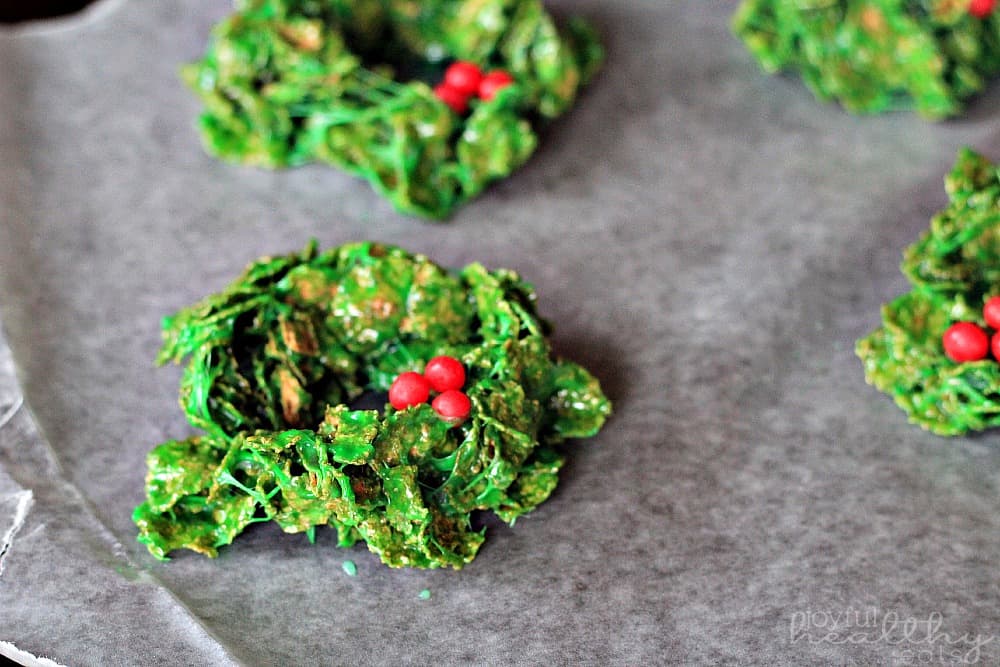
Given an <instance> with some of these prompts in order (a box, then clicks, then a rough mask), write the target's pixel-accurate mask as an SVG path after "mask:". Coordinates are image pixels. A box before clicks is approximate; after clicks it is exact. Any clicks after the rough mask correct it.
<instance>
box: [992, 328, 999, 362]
mask: <svg viewBox="0 0 1000 667" xmlns="http://www.w3.org/2000/svg"><path fill="white" fill-rule="evenodd" d="M990 351H991V352H992V353H993V358H994V359H1000V333H995V334H993V338H992V340H990Z"/></svg>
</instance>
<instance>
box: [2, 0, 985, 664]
mask: <svg viewBox="0 0 1000 667" xmlns="http://www.w3.org/2000/svg"><path fill="white" fill-rule="evenodd" d="M735 5H736V3H735V1H730V0H725V1H721V0H720V1H715V2H704V1H702V0H686V1H678V2H660V1H656V0H645V1H643V0H627V1H626V0H621V1H618V2H602V1H600V0H580V1H571V0H560V1H555V0H553V2H551V3H550V6H551V7H553V8H554V9H555V10H556V12H557V13H558V14H561V15H564V14H566V13H569V12H570V11H572V12H576V13H581V14H583V15H584V16H586V17H588V18H590V19H591V20H592V21H594V22H595V23H596V24H597V26H598V27H599V28H600V30H601V32H602V33H603V35H604V38H605V41H606V44H607V47H608V51H609V59H608V63H607V65H606V67H605V69H604V70H603V72H602V73H601V74H600V75H599V77H598V78H597V79H596V81H595V82H594V83H593V85H592V86H591V88H590V89H589V91H588V92H587V93H586V94H585V95H584V97H583V98H582V100H581V101H580V104H579V106H578V108H577V109H576V110H574V111H573V112H572V113H570V114H569V115H568V116H566V117H565V118H563V119H561V120H560V121H559V122H558V123H557V124H556V125H554V126H553V127H552V128H551V129H550V130H548V131H547V132H546V135H545V136H544V139H543V142H542V146H541V149H540V150H539V151H538V153H537V154H536V155H535V157H533V158H532V160H531V162H530V163H529V164H528V165H527V166H526V167H525V168H523V169H522V170H520V171H519V172H518V173H517V174H515V175H514V176H513V177H512V178H510V179H509V180H507V181H505V182H503V183H501V184H499V185H497V186H495V187H493V188H491V189H490V190H489V191H488V192H487V193H486V194H485V196H483V197H482V198H480V199H479V200H476V201H474V202H472V203H471V204H470V205H468V206H466V207H465V208H463V209H462V210H461V211H460V212H459V213H458V215H457V216H456V217H455V218H454V220H453V221H452V223H451V224H448V225H435V224H429V223H425V222H421V221H419V220H416V219H411V218H406V217H403V216H400V215H397V214H395V213H393V212H392V210H391V208H390V207H389V205H388V204H387V203H386V202H384V201H382V200H381V199H380V198H379V197H378V196H377V195H375V194H374V193H373V192H372V191H371V190H370V188H369V187H368V186H367V185H366V184H365V183H363V182H361V181H358V180H356V179H353V178H351V177H349V176H346V175H344V174H342V173H339V172H337V171H334V170H332V169H328V168H324V167H307V168H300V169H296V170H292V171H286V172H281V173H272V172H266V171H261V170H255V169H249V168H240V167H234V166H228V165H224V164H220V163H218V162H216V161H214V160H213V159H211V158H209V157H208V156H207V155H205V154H204V153H203V152H202V150H201V148H200V146H199V143H198V137H197V135H196V133H195V131H194V129H193V126H194V119H195V116H196V114H197V112H198V104H197V102H196V100H195V99H194V97H193V95H191V94H190V93H188V92H187V91H186V90H185V89H184V88H183V87H182V85H181V84H180V82H179V80H178V78H177V75H176V72H177V68H178V66H179V65H180V64H181V63H182V62H185V61H189V60H192V59H194V58H196V57H197V56H199V55H200V54H201V52H202V50H203V48H204V45H205V42H206V39H207V36H208V31H209V29H210V27H211V25H212V24H213V23H215V22H216V21H217V20H218V19H219V18H221V17H222V16H224V15H225V14H226V13H227V12H228V11H229V5H228V3H227V2H226V1H224V0H211V1H206V0H160V1H158V2H148V1H141V0H131V1H126V2H112V3H106V4H104V5H98V6H97V8H96V9H95V10H94V11H91V12H90V13H88V14H86V15H84V16H82V17H77V18H74V19H70V20H65V21H62V22H56V23H49V24H40V25H34V26H28V27H26V28H13V29H5V30H3V31H2V32H0V202H2V206H0V306H2V308H0V313H2V318H3V328H4V331H5V332H6V339H7V341H8V342H9V345H10V349H11V350H12V351H13V354H12V355H11V354H10V352H8V349H7V347H6V345H4V344H3V343H2V341H0V415H4V416H5V417H4V420H3V421H0V538H3V537H4V535H7V536H8V538H9V539H7V538H4V539H5V541H4V542H3V544H4V545H5V546H0V549H3V556H2V566H3V571H2V574H0V642H3V643H0V654H4V655H8V656H13V655H18V656H21V658H23V657H24V656H25V655H27V654H31V655H35V656H46V657H48V658H50V659H52V660H53V661H55V662H57V663H60V664H63V665H119V664H120V665H135V664H144V665H224V664H230V663H240V664H247V665H271V664H289V665H291V664H295V665H321V664H322V665H326V664H359V663H361V664H370V663H392V664H431V663H435V664H469V663H474V664H487V663H489V664H506V663H522V664H528V663H531V664H542V663H549V664H628V665H640V664H662V663H675V664H709V663H721V664H762V665H807V664H907V662H906V660H909V659H913V660H915V657H914V658H908V657H907V656H906V654H905V653H904V652H905V651H907V650H909V651H913V652H914V653H913V654H912V655H913V656H917V655H918V654H917V653H916V652H918V651H933V656H934V659H935V660H937V662H934V663H930V664H941V663H943V664H962V663H959V662H957V661H956V660H955V659H953V658H951V657H948V656H951V655H952V653H950V652H952V651H959V652H960V653H961V656H962V659H963V660H967V661H968V660H971V659H972V658H976V659H978V660H979V661H980V662H979V663H978V664H1000V605H998V602H1000V577H998V567H997V563H998V562H1000V518H998V517H1000V513H998V511H997V510H998V484H1000V444H998V443H1000V440H998V436H997V434H996V433H990V434H986V435H983V436H979V437H972V438H957V439H942V438H938V437H935V436H932V435H928V434H926V433H923V432H921V431H920V430H919V429H917V428H916V427H913V426H909V425H907V424H906V421H905V418H904V416H903V414H902V413H901V412H900V411H898V410H897V409H896V408H895V407H894V406H893V405H892V403H891V401H890V400H889V399H888V398H886V397H884V396H882V395H880V394H878V393H877V392H876V391H875V390H873V389H871V388H869V387H867V386H866V385H865V384H864V380H863V376H862V371H861V366H860V363H859V362H858V361H857V360H856V359H855V358H854V356H853V352H852V349H853V342H854V340H855V339H856V338H857V337H859V336H861V335H863V334H865V333H867V332H868V331H869V330H870V329H872V328H874V327H875V326H876V325H877V323H878V308H879V305H880V304H881V303H882V302H883V301H885V300H887V299H889V298H891V297H893V296H895V295H897V294H898V293H900V292H902V291H904V289H905V288H906V284H905V281H904V279H903V278H902V276H901V275H900V274H899V271H898V268H897V265H898V262H899V256H900V251H901V250H902V248H903V247H904V246H905V245H907V244H908V243H910V242H911V241H912V240H913V239H914V238H915V237H916V235H917V234H918V233H919V232H920V231H922V230H923V229H924V228H925V227H926V226H927V224H928V220H929V219H930V217H931V215H932V214H933V213H934V212H935V211H937V210H938V209H939V208H941V207H942V206H943V205H944V204H945V202H946V199H945V196H944V193H943V188H942V184H941V179H942V177H943V175H944V173H945V172H946V171H947V170H948V169H949V168H950V165H951V163H952V160H953V159H954V155H955V152H956V150H957V148H958V147H959V146H960V145H963V144H970V145H972V146H973V147H975V148H977V149H979V150H981V151H983V152H985V153H986V154H987V155H990V156H991V157H992V158H994V159H998V158H1000V112H997V109H998V104H1000V87H998V86H997V85H994V86H993V87H991V88H990V90H989V91H988V92H987V94H986V95H985V96H983V97H981V98H979V99H978V100H977V101H976V102H975V103H974V104H973V105H972V107H971V108H970V110H969V113H968V114H967V115H966V116H965V117H964V118H962V119H961V120H957V121H952V122H947V123H940V124H930V123H926V122H924V121H921V120H920V119H918V118H916V117H915V116H912V115H909V114H895V115H889V116H883V117H877V118H854V117H851V116H849V115H847V114H845V113H843V112H842V111H841V110H839V109H838V108H836V107H834V106H828V105H827V106H824V105H820V104H818V103H817V102H815V101H814V100H813V98H812V97H811V95H810V94H809V93H808V92H807V91H806V90H805V88H804V87H803V86H802V85H801V83H800V82H799V81H798V80H796V79H795V78H793V77H765V76H763V75H762V74H761V73H760V72H759V71H758V69H757V68H756V66H755V64H754V63H753V62H752V61H751V59H750V57H749V56H748V55H747V53H746V52H745V51H744V50H743V48H742V47H741V46H740V45H739V44H738V43H737V42H736V40H735V39H733V38H732V37H731V36H730V34H729V32H728V28H727V22H728V20H729V16H730V15H731V13H732V11H733V10H734V8H735ZM310 237H316V238H318V239H319V241H320V243H321V245H322V246H324V247H327V246H331V245H336V244H340V243H344V242H347V241H350V240H358V239H376V240H380V241H385V242H390V243H396V244H399V245H402V246H404V247H406V248H408V249H411V250H414V251H419V252H424V253H427V254H429V255H430V256H431V258H432V259H434V260H436V261H437V262H439V263H441V264H443V265H446V266H454V267H458V266H462V265H464V264H466V263H468V262H471V261H481V262H483V263H484V264H486V265H487V266H490V267H510V268H513V269H516V270H518V271H520V272H521V273H522V274H523V275H524V276H525V277H526V278H527V279H528V280H529V281H531V282H532V283H534V285H535V286H536V288H537V290H538V292H539V294H540V295H541V311H542V312H543V313H544V314H545V315H546V316H547V317H548V318H549V319H551V320H552V321H553V322H554V323H555V324H556V327H557V330H556V333H555V337H554V341H555V345H556V347H557V349H558V351H559V352H560V353H562V354H564V355H566V356H568V357H570V358H572V359H574V360H576V361H579V362H581V363H583V364H584V365H586V366H587V367H588V368H590V369H591V370H592V371H593V372H594V373H595V374H596V375H597V376H598V377H599V378H600V379H601V381H602V382H603V384H604V386H605V388H606V390H607V392H608V394H609V395H610V396H611V398H612V399H613V401H614V402H615V408H616V413H615V416H614V417H613V419H612V420H611V421H610V422H609V423H608V425H607V426H606V427H605V429H604V430H603V431H602V432H601V434H600V435H599V436H598V437H596V438H593V439H591V440H587V441H582V442H580V443H578V444H577V445H576V446H575V449H574V451H573V454H572V458H571V462H570V464H569V465H568V467H567V469H566V470H565V473H564V475H563V478H562V483H561V485H560V487H559V489H558V491H557V492H556V494H555V495H554V497H553V498H552V499H551V500H550V501H549V502H547V503H546V504H544V505H543V506H542V507H541V508H540V509H539V510H538V511H537V512H535V513H534V514H532V515H530V516H528V517H525V518H524V519H522V520H519V521H518V522H517V525H516V526H514V527H513V528H510V527H507V526H505V525H502V524H499V525H497V524H496V523H494V524H491V525H490V528H489V536H488V541H487V543H486V545H485V547H484V548H483V550H482V552H481V554H480V556H479V557H478V558H477V559H476V561H475V562H474V563H472V564H471V565H470V566H468V567H467V568H466V569H465V570H463V571H461V572H453V571H433V572H427V571H395V570H390V569H388V568H386V567H384V566H382V565H381V564H380V563H379V562H378V560H377V558H375V557H374V556H372V555H370V554H369V553H368V552H367V551H366V550H365V549H364V547H363V546H358V547H356V548H353V549H350V550H341V549H338V548H336V546H335V539H334V535H333V534H332V531H327V530H321V531H319V532H318V539H317V544H316V545H315V546H311V545H309V544H308V542H307V540H306V538H305V537H304V536H302V535H297V536H293V535H285V534H282V533H281V532H280V531H279V530H277V529H276V528H275V527H274V526H269V525H258V526H254V527H253V528H252V529H250V530H248V531H247V533H246V534H245V535H244V536H242V537H240V538H239V539H238V540H237V541H236V543H234V544H233V545H232V546H230V547H227V548H225V549H223V551H222V553H221V556H220V558H219V559H217V560H214V561H213V560H208V559H205V558H203V557H201V556H199V555H196V554H192V553H189V552H184V553H180V554H178V555H177V557H176V558H174V559H173V560H172V561H171V562H169V563H159V562H157V561H155V560H154V559H152V558H151V557H150V556H149V555H148V554H147V553H146V552H145V549H144V548H143V547H142V546H141V545H139V544H137V543H136V542H135V532H136V531H135V528H134V527H133V525H132V522H131V520H130V513H131V510H132V508H133V507H134V506H135V505H136V504H137V503H138V502H139V501H140V500H141V499H142V493H143V491H142V485H143V475H144V472H145V465H144V457H145V454H146V452H147V451H148V450H149V449H150V448H151V447H153V446H154V445H156V444H158V443H159V442H161V441H163V440H165V439H168V438H179V437H184V436H186V435H187V434H188V433H190V429H189V427H187V426H186V424H185V422H184V419H183V417H182V415H181V412H180V410H179V408H178V407H177V405H176V391H177V382H178V379H179V376H180V371H179V370H178V369H176V368H166V369H160V370H156V369H154V367H153V363H152V362H153V358H154V356H155V354H156V351H157V348H158V343H159V321H160V318H161V317H162V316H164V315H166V314H168V313H171V312H173V311H174V310H176V309H177V308H179V307H181V306H184V305H186V304H189V303H191V302H193V301H194V300H196V299H198V298H200V297H201V296H203V295H205V294H207V293H209V292H211V291H214V290H217V289H219V288H221V287H222V286H223V285H224V284H226V283H227V282H228V281H229V280H230V279H232V278H233V277H234V276H235V275H236V274H237V272H238V271H239V270H240V269H241V268H242V267H243V266H244V265H245V264H246V263H247V262H249V261H250V260H252V259H254V258H255V257H257V256H258V255H262V254H274V253H282V252H289V251H292V250H295V249H299V248H301V247H302V246H304V245H305V243H306V242H307V240H308V239H309V238H310ZM15 367H16V370H17V381H15V378H14V368H15ZM18 387H20V388H21V389H22V390H23V392H24V396H25V397H26V399H25V401H24V404H23V405H20V403H19V401H20V399H19V396H20V390H19V389H18ZM347 559H350V560H352V561H354V562H355V563H357V567H358V574H357V576H356V577H349V576H347V575H346V574H345V572H344V571H343V570H342V568H341V565H342V563H343V562H344V561H345V560H347ZM423 589H429V590H430V591H431V598H430V599H426V600H425V599H421V598H420V597H418V594H419V592H420V591H421V590H423ZM852 613H854V616H851V614H852ZM893 618H895V619H898V623H899V624H897V625H892V624H891V619H893ZM887 619H888V620H889V621H890V622H889V631H888V633H886V632H885V631H884V630H885V627H886V623H887ZM906 619H910V620H913V621H916V622H919V623H924V624H926V625H927V627H928V628H929V627H930V625H932V624H933V623H934V622H935V619H936V621H937V625H936V628H937V629H936V634H929V635H928V634H927V633H926V632H924V633H923V634H912V633H911V634H905V633H904V627H903V625H902V622H903V621H904V620H906ZM921 627H923V626H921ZM831 630H832V631H835V632H841V634H835V635H832V636H831V635H830V634H829V632H828V631H831ZM852 630H853V633H851V632H850V631H852ZM880 633H881V634H880ZM963 637H964V638H965V639H963ZM976 637H979V638H980V639H981V640H982V641H981V642H980V646H979V651H978V652H976V653H972V649H973V642H974V640H975V638H976ZM838 638H839V640H838ZM922 638H923V639H922ZM987 638H992V639H990V640H989V641H986V640H987ZM15 650H16V651H23V652H24V653H15ZM920 655H923V654H920ZM948 660H951V662H948ZM911 664H916V663H915V662H913V663H911ZM924 664H928V663H927V662H926V661H925V662H924Z"/></svg>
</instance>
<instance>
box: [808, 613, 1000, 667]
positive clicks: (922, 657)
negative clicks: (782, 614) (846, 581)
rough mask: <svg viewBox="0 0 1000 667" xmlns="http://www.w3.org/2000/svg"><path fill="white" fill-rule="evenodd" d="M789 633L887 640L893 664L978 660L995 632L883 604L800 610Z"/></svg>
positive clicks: (833, 640)
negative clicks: (955, 627)
mask: <svg viewBox="0 0 1000 667" xmlns="http://www.w3.org/2000/svg"><path fill="white" fill-rule="evenodd" d="M789 633H790V637H791V640H792V643H793V644H797V643H799V642H808V643H810V644H833V645H843V644H848V645H862V644H872V645H876V644H877V645H882V646H885V647H888V648H890V649H891V655H890V656H889V657H890V658H891V663H890V664H893V665H976V664H980V661H981V660H982V658H983V648H984V647H986V646H988V645H990V644H992V643H993V642H994V641H995V640H996V636H995V635H992V634H990V635H984V634H970V633H968V632H965V633H961V634H959V633H957V632H948V631H946V630H945V629H944V616H943V615H942V614H940V613H939V612H936V611H935V612H931V613H930V614H928V615H927V616H926V617H916V616H909V617H904V616H901V615H900V614H898V613H896V612H894V611H887V612H883V611H881V610H880V609H878V608H877V607H866V608H863V609H856V608H854V607H848V608H846V609H840V610H837V611H812V610H809V611H797V612H795V613H793V614H792V618H791V622H790V624H789Z"/></svg>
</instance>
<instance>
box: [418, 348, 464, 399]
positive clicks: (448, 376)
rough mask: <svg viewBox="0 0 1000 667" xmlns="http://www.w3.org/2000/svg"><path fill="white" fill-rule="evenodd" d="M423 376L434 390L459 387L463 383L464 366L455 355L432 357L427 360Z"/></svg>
mask: <svg viewBox="0 0 1000 667" xmlns="http://www.w3.org/2000/svg"><path fill="white" fill-rule="evenodd" d="M424 377H425V378H427V381H428V382H430V383H431V389H433V390H434V391H448V390H449V389H461V388H462V386H463V385H464V384H465V368H464V367H463V366H462V362H461V361H459V360H458V359H456V358H455V357H444V356H442V357H434V358H433V359H431V360H430V361H428V362H427V366H426V367H425V368H424Z"/></svg>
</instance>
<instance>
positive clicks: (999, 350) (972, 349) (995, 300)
mask: <svg viewBox="0 0 1000 667" xmlns="http://www.w3.org/2000/svg"><path fill="white" fill-rule="evenodd" d="M983 319H985V320H986V324H987V325H989V326H990V328H992V329H993V331H994V332H996V333H994V334H993V339H992V341H991V340H990V335H989V334H988V333H986V331H985V330H984V329H983V328H982V327H981V326H979V325H978V324H976V323H975V322H956V323H955V324H952V325H951V326H950V327H948V330H947V331H945V332H944V336H942V337H941V342H942V343H943V344H944V353H945V354H946V355H948V358H949V359H951V360H952V361H957V362H959V363H962V362H965V361H979V360H980V359H985V358H986V355H987V354H989V353H990V352H991V351H992V352H993V358H994V359H997V360H1000V296H994V297H991V298H990V299H989V300H987V301H986V303H985V304H984V305H983Z"/></svg>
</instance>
